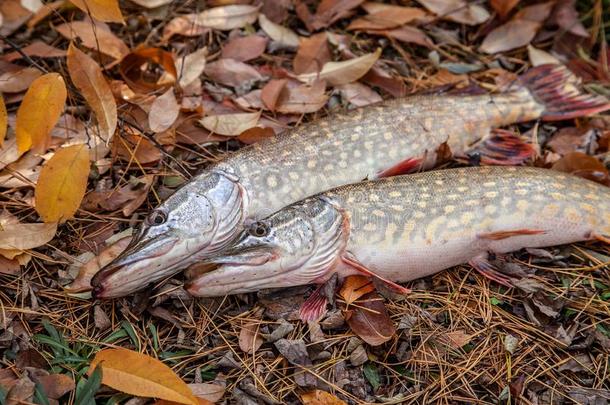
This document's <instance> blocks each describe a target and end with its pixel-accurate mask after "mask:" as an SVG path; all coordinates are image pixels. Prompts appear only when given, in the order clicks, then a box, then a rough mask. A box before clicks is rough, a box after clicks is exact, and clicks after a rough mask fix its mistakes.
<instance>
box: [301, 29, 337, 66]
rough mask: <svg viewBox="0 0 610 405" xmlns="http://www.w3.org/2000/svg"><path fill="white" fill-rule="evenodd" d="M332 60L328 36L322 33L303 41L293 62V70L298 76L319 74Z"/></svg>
mask: <svg viewBox="0 0 610 405" xmlns="http://www.w3.org/2000/svg"><path fill="white" fill-rule="evenodd" d="M330 60H331V55H330V49H329V48H328V36H327V34H326V33H325V32H321V33H319V34H315V35H312V36H311V37H309V38H302V39H301V42H300V44H299V49H298V50H297V54H296V56H295V57H294V60H293V61H292V68H293V70H294V72H295V73H296V74H298V75H300V74H304V73H312V72H319V71H320V70H322V66H324V65H325V64H326V63H327V62H330Z"/></svg>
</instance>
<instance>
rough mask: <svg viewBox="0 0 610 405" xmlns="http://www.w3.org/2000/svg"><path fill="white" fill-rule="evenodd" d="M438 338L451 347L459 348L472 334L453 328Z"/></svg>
mask: <svg viewBox="0 0 610 405" xmlns="http://www.w3.org/2000/svg"><path fill="white" fill-rule="evenodd" d="M440 339H441V340H442V341H443V342H444V343H445V344H447V345H448V346H449V347H451V348H453V349H459V348H461V347H464V346H465V345H467V344H468V343H470V341H471V340H472V336H471V335H469V334H467V333H466V332H464V331H463V330H460V329H458V330H454V331H451V332H446V333H443V334H442V335H441V337H440Z"/></svg>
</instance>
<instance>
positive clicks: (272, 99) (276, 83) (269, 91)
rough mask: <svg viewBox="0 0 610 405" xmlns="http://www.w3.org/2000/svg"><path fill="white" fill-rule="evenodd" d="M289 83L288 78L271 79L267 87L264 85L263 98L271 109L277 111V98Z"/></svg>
mask: <svg viewBox="0 0 610 405" xmlns="http://www.w3.org/2000/svg"><path fill="white" fill-rule="evenodd" d="M287 83H288V80H287V79H274V80H270V81H269V82H268V83H267V84H266V85H265V87H263V89H262V91H261V100H262V102H263V104H264V105H265V107H267V108H268V109H269V110H270V111H275V106H276V104H277V100H278V99H279V97H280V94H281V93H282V91H283V90H284V87H286V84H287Z"/></svg>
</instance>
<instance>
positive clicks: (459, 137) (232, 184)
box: [92, 65, 610, 298]
mask: <svg viewBox="0 0 610 405" xmlns="http://www.w3.org/2000/svg"><path fill="white" fill-rule="evenodd" d="M608 109H610V103H609V102H608V100H606V99H605V98H603V97H598V96H593V95H587V94H583V93H582V92H580V91H579V89H578V88H577V86H576V80H575V78H574V77H573V76H572V75H571V74H570V73H569V72H568V71H567V70H566V69H565V68H563V67H559V66H554V65H543V66H539V67H536V68H533V69H531V70H529V71H528V72H526V73H525V74H524V75H522V76H520V77H519V78H518V79H517V80H515V81H514V82H513V83H512V84H510V85H509V86H507V88H506V89H504V91H503V92H502V93H498V94H488V95H477V96H450V95H441V96H414V97H407V98H403V99H395V100H389V101H385V102H383V103H380V104H377V105H373V106H369V107H365V108H362V109H357V110H352V111H350V112H347V113H343V114H336V115H331V116H329V117H327V118H324V119H322V120H319V121H315V122H311V123H308V124H305V125H301V126H299V127H298V128H296V129H294V130H292V131H291V132H289V133H288V134H286V135H283V136H278V137H275V138H272V139H270V140H267V141H264V142H260V143H258V144H255V145H252V146H250V147H246V148H243V149H241V150H239V151H238V152H236V153H234V154H233V155H231V156H229V157H228V158H226V159H224V160H222V161H220V162H218V163H215V164H213V165H212V166H210V167H209V168H207V169H206V170H205V171H204V172H203V173H201V174H199V175H197V176H196V177H194V178H193V179H192V180H191V181H190V182H188V183H187V184H186V185H185V186H183V187H182V188H180V189H179V190H178V191H176V192H175V193H174V194H173V195H172V196H170V197H169V198H168V199H167V200H166V201H165V202H163V203H162V204H161V205H159V206H158V207H157V208H156V209H154V210H153V211H152V212H151V213H150V215H149V216H148V217H147V218H146V219H145V220H144V222H143V223H142V224H141V226H140V227H139V230H138V231H137V233H136V234H135V235H134V238H133V241H132V243H131V244H130V245H129V246H128V248H127V249H126V250H125V252H123V253H122V254H121V255H120V256H119V257H118V258H116V259H115V260H114V261H113V262H111V263H110V264H109V265H107V266H106V267H104V268H103V269H101V270H100V272H99V273H98V274H97V275H96V276H95V277H94V279H93V280H92V286H93V287H94V290H93V295H94V296H96V297H98V298H113V297H119V296H123V295H127V294H129V293H131V292H133V291H136V290H138V289H141V288H143V287H145V286H146V285H148V284H149V283H153V282H155V281H158V280H161V279H163V278H165V277H168V276H171V275H173V274H175V273H176V272H178V271H180V270H181V269H184V268H186V267H188V266H189V265H191V264H193V263H197V262H199V261H201V260H204V259H207V258H209V257H212V256H214V255H217V254H219V253H220V252H221V251H222V250H223V249H224V248H225V247H226V246H227V245H228V244H229V243H230V242H231V241H232V240H233V239H234V238H235V237H236V236H237V235H238V234H239V232H240V231H241V230H243V226H244V224H248V223H249V222H251V221H252V220H256V219H257V218H263V217H265V216H267V215H270V214H272V213H273V212H276V211H277V210H279V209H281V208H283V207H285V206H287V205H289V204H291V203H293V202H296V201H299V200H302V199H303V198H306V197H308V196H312V195H314V194H317V193H320V192H322V191H325V190H329V189H331V188H334V187H338V186H341V185H344V184H350V183H355V182H358V181H362V180H364V179H374V178H378V177H385V176H389V175H395V174H400V173H407V172H410V171H414V170H417V169H419V168H422V167H425V166H429V164H430V162H434V161H435V160H436V153H437V150H438V149H439V148H440V146H441V145H447V146H448V147H449V149H450V150H451V151H452V152H453V154H454V155H455V154H457V155H460V154H463V153H464V152H465V151H467V150H468V148H469V147H470V146H471V145H473V144H474V143H475V142H477V141H479V140H481V139H483V138H485V137H487V136H488V135H489V133H490V130H491V129H492V128H496V127H500V126H503V125H508V124H512V123H516V122H523V121H528V120H534V119H539V118H542V119H543V120H560V119H567V118H573V117H578V116H584V115H589V114H594V113H597V112H600V111H604V110H608ZM503 142H504V141H502V140H501V139H500V141H497V142H496V143H495V144H494V143H493V142H492V143H491V144H490V145H488V146H489V147H487V148H486V149H485V150H487V151H488V155H489V156H485V154H484V156H483V158H486V157H487V158H488V159H489V161H490V162H494V161H497V160H498V159H501V158H502V157H503V155H505V154H506V153H508V154H511V153H514V150H513V149H512V147H510V148H507V145H509V146H512V145H513V143H511V142H508V143H506V142H505V143H504V144H503Z"/></svg>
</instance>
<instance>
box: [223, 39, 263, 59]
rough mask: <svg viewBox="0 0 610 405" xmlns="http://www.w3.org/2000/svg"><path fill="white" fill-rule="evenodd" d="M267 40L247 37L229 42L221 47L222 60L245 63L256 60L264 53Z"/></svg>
mask: <svg viewBox="0 0 610 405" xmlns="http://www.w3.org/2000/svg"><path fill="white" fill-rule="evenodd" d="M267 42H268V39H267V38H265V37H261V36H260V35H248V36H247V37H239V38H234V39H231V40H229V42H227V43H226V44H225V45H224V46H223V47H222V54H221V55H222V58H223V59H233V60H236V61H239V62H247V61H249V60H252V59H256V58H258V57H259V56H261V55H262V54H263V53H264V52H265V48H267Z"/></svg>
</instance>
